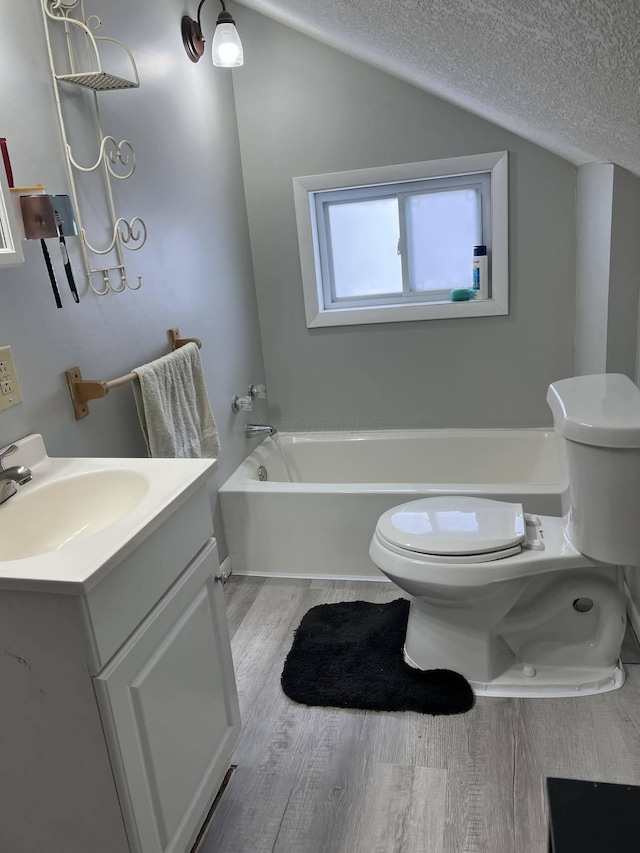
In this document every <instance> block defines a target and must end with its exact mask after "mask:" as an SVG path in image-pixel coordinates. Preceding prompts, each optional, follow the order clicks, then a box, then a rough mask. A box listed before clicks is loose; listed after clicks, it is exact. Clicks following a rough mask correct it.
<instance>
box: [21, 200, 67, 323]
mask: <svg viewBox="0 0 640 853" xmlns="http://www.w3.org/2000/svg"><path fill="white" fill-rule="evenodd" d="M20 207H21V208H22V221H23V223H24V233H25V236H26V238H27V240H40V246H41V247H42V254H43V255H44V262H45V264H46V267H47V272H48V273H49V281H50V282H51V289H52V290H53V296H54V298H55V300H56V305H57V307H58V308H62V300H61V299H60V291H59V290H58V283H57V281H56V276H55V273H54V271H53V266H52V264H51V257H50V256H49V250H48V249H47V244H46V243H45V241H44V238H45V237H57V236H58V226H57V225H56V217H55V213H54V212H53V204H52V202H51V196H48V195H44V194H40V195H22V196H20Z"/></svg>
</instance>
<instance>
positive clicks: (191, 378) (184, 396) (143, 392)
mask: <svg viewBox="0 0 640 853" xmlns="http://www.w3.org/2000/svg"><path fill="white" fill-rule="evenodd" d="M134 372H135V373H137V374H138V379H137V380H135V381H134V383H133V393H134V396H135V399H136V406H137V408H138V416H139V418H140V426H141V427H142V432H143V433H144V437H145V440H146V442H147V447H148V449H149V456H152V457H154V458H158V459H170V458H180V459H191V458H212V457H218V456H219V455H220V440H219V438H218V430H217V429H216V424H215V421H214V419H213V414H212V412H211V406H210V405H209V399H208V397H207V389H206V386H205V382H204V373H203V371H202V362H201V361H200V352H199V350H198V347H197V345H196V344H194V343H188V344H185V345H184V346H182V347H180V348H179V349H177V350H175V351H174V352H172V353H170V354H169V355H165V356H164V357H163V358H159V359H157V360H156V361H152V362H150V363H149V364H143V365H142V367H136V368H135V371H134Z"/></svg>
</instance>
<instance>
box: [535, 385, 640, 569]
mask: <svg viewBox="0 0 640 853" xmlns="http://www.w3.org/2000/svg"><path fill="white" fill-rule="evenodd" d="M547 403H548V404H549V406H550V408H551V411H552V412H553V419H554V423H555V427H556V431H557V432H558V433H559V435H560V436H561V437H562V438H563V439H564V440H565V448H566V455H567V471H568V475H569V511H568V513H567V514H566V515H565V523H566V532H567V535H568V538H569V540H570V542H571V544H572V545H573V546H574V548H577V550H578V551H580V552H581V553H582V554H585V555H586V556H588V557H591V558H592V559H594V560H601V561H602V562H603V563H611V564H613V565H624V566H627V565H629V566H634V565H635V566H637V565H640V390H639V389H638V387H637V386H636V385H634V383H633V382H632V381H631V380H630V379H629V378H628V377H627V376H623V375H622V374H618V373H607V374H598V375H595V376H576V377H574V378H572V379H561V380H559V381H558V382H553V383H552V384H551V385H550V386H549V391H548V393H547Z"/></svg>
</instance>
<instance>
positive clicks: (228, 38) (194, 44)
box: [182, 0, 244, 68]
mask: <svg viewBox="0 0 640 853" xmlns="http://www.w3.org/2000/svg"><path fill="white" fill-rule="evenodd" d="M204 2H205V0H200V5H199V6H198V19H197V20H196V21H194V20H193V18H190V17H189V16H188V15H185V16H184V17H183V18H182V43H183V44H184V49H185V50H186V52H187V56H188V57H189V59H190V60H191V61H192V62H197V61H198V60H199V59H200V57H201V56H202V54H203V53H204V38H203V36H202V27H201V26H200V9H202V4H203V3H204ZM220 4H221V6H222V12H220V14H219V15H218V20H217V21H216V28H215V31H214V33H213V50H212V55H213V64H214V65H218V66H220V67H221V68H237V66H238V65H242V63H243V62H244V55H243V52H242V42H241V41H240V36H239V35H238V31H237V29H236V22H235V21H234V20H233V18H232V17H231V15H230V14H229V12H227V9H226V6H225V5H224V0H220Z"/></svg>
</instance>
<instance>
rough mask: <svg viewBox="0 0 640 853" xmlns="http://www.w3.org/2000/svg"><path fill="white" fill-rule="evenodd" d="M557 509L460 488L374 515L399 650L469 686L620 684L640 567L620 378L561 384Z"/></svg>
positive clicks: (521, 690)
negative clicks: (542, 510)
mask: <svg viewBox="0 0 640 853" xmlns="http://www.w3.org/2000/svg"><path fill="white" fill-rule="evenodd" d="M547 400H548V402H549V404H550V406H551V409H552V411H553V415H554V421H555V424H556V429H557V430H558V432H559V433H560V435H561V436H562V437H563V439H564V440H565V441H566V448H567V467H568V473H569V491H568V495H567V511H566V513H565V515H564V516H563V517H562V518H556V517H550V516H531V515H526V514H525V513H524V512H523V510H522V506H521V505H520V504H515V503H506V502H503V501H493V500H487V499H483V498H472V497H466V496H446V497H436V498H424V499H421V500H417V501H411V502H409V503H405V504H402V505H400V506H397V507H394V508H393V509H390V510H388V511H387V512H385V513H383V515H382V516H381V517H380V519H379V520H378V523H377V525H376V529H375V532H374V534H373V538H372V540H371V545H370V550H369V553H370V556H371V559H372V560H373V562H374V563H375V564H376V565H377V566H378V568H379V569H380V570H381V571H382V572H383V573H384V574H385V575H386V576H387V577H388V578H389V579H390V580H391V581H393V582H394V583H396V584H397V585H398V586H399V587H400V588H401V589H403V590H404V591H405V592H406V593H408V594H409V596H410V602H411V606H410V609H409V618H408V623H407V632H406V638H405V645H404V656H405V660H406V662H407V663H408V664H410V665H411V666H413V667H416V668H418V669H452V670H454V671H456V672H460V673H461V674H462V675H464V676H465V677H466V678H467V679H468V680H469V682H470V683H471V686H472V688H473V689H474V691H475V692H476V693H477V694H486V695H494V696H539V697H549V696H575V695H580V694H582V695H587V694H593V693H602V692H606V691H608V690H614V689H616V688H618V687H621V686H622V684H623V683H624V671H623V669H622V666H621V664H620V662H619V655H620V648H621V645H622V640H623V637H624V632H625V627H626V615H625V604H624V594H623V591H624V587H623V582H624V581H623V569H622V568H621V567H622V566H624V565H638V564H640V531H639V529H638V526H637V524H636V519H637V518H638V517H639V515H640V391H639V390H638V388H637V387H636V386H635V385H634V384H633V383H632V382H631V381H630V380H629V379H628V378H627V377H625V376H620V375H599V376H587V377H577V378H575V379H566V380H561V381H559V382H557V383H553V384H552V385H551V386H550V389H549V394H548V397H547Z"/></svg>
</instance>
